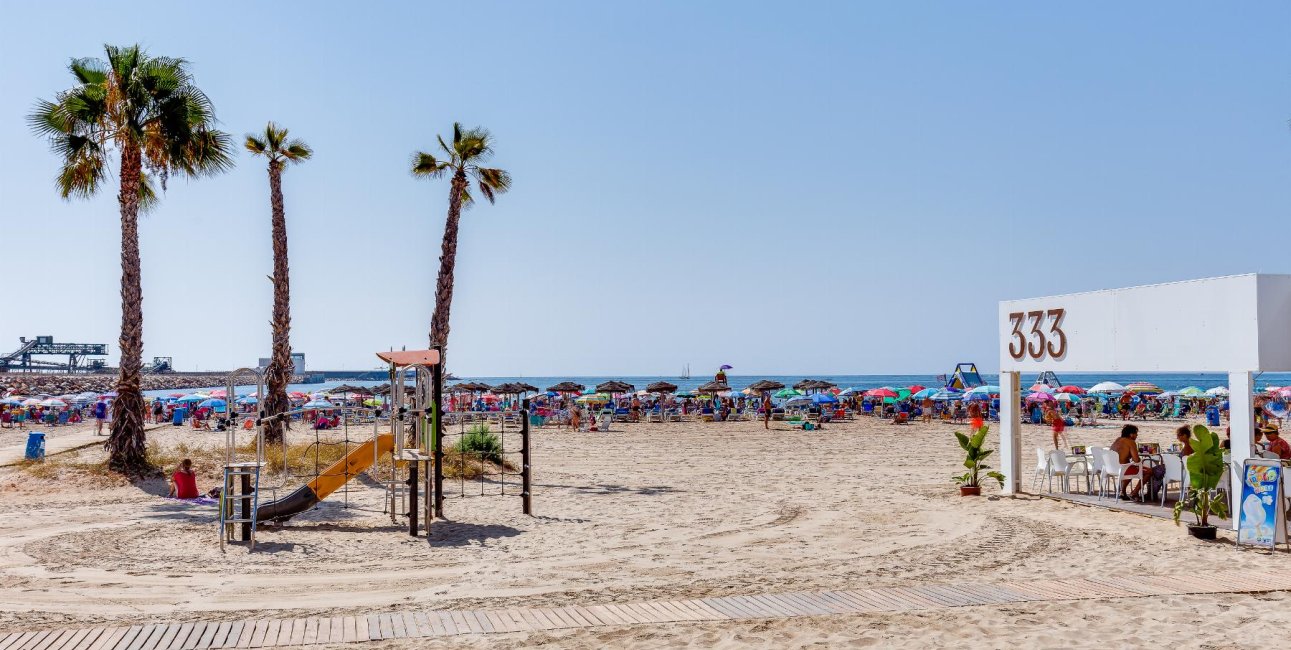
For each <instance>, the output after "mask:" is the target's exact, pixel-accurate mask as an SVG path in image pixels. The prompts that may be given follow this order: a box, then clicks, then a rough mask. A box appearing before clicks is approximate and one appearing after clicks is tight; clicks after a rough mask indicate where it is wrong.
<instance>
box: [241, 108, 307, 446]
mask: <svg viewBox="0 0 1291 650" xmlns="http://www.w3.org/2000/svg"><path fill="white" fill-rule="evenodd" d="M246 147H247V151H250V152H251V153H252V154H253V155H256V156H264V157H265V158H267V159H268V160H269V206H270V208H271V209H272V210H273V323H272V327H273V353H272V354H271V355H270V356H271V357H272V358H271V359H270V360H269V367H268V368H266V369H265V391H266V392H267V393H268V394H267V395H265V396H264V399H265V401H264V409H265V414H266V415H278V414H279V413H285V412H286V411H287V408H288V402H287V382H288V381H289V380H290V379H291V367H292V365H291V280H290V278H288V276H287V216H286V214H285V213H284V211H283V207H282V170H283V169H285V168H286V166H287V163H293V164H294V163H299V162H301V161H304V160H306V159H308V158H309V157H310V156H312V155H313V154H314V152H313V150H311V149H310V148H309V145H307V144H305V143H304V142H303V141H301V140H295V139H293V140H288V139H287V129H284V128H282V127H279V126H278V125H276V124H274V123H273V122H270V123H269V124H268V125H267V126H265V128H264V137H263V138H260V137H256V136H254V135H250V134H248V135H247V142H246ZM284 426H285V423H284V422H282V421H280V420H270V421H269V427H268V428H267V429H266V430H265V439H266V440H269V441H270V442H278V441H281V440H282V438H283V427H284Z"/></svg>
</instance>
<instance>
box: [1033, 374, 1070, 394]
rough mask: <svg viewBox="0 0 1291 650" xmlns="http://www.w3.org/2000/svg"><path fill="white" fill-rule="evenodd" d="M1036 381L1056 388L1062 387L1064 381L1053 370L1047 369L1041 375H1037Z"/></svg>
mask: <svg viewBox="0 0 1291 650" xmlns="http://www.w3.org/2000/svg"><path fill="white" fill-rule="evenodd" d="M1035 383H1036V384H1044V385H1045V386H1048V387H1049V388H1053V389H1055V390H1057V389H1059V388H1062V386H1063V384H1062V381H1061V380H1059V379H1058V375H1057V374H1056V373H1054V371H1052V370H1046V371H1044V372H1042V373H1040V374H1039V375H1036V378H1035ZM1033 385H1034V384H1033Z"/></svg>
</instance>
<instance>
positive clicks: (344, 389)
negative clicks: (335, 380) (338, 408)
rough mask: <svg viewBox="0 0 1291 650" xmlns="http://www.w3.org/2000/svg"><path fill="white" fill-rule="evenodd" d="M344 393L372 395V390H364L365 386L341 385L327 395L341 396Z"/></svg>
mask: <svg viewBox="0 0 1291 650" xmlns="http://www.w3.org/2000/svg"><path fill="white" fill-rule="evenodd" d="M344 393H355V394H358V395H371V394H372V389H371V388H364V387H363V386H351V385H349V384H341V385H340V386H337V387H336V388H333V389H331V390H328V391H327V394H329V395H341V394H344Z"/></svg>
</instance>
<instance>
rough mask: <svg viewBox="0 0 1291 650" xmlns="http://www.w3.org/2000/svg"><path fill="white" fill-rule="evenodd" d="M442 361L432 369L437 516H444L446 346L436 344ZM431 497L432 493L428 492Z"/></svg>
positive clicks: (432, 439)
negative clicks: (441, 415)
mask: <svg viewBox="0 0 1291 650" xmlns="http://www.w3.org/2000/svg"><path fill="white" fill-rule="evenodd" d="M435 350H436V351H438V352H439V358H440V362H439V363H437V364H435V366H434V367H432V368H431V369H430V377H431V406H432V407H433V408H434V409H435V413H434V421H433V423H432V424H431V427H430V431H431V434H430V435H431V446H432V448H433V449H434V451H433V452H432V453H433V454H434V457H435V516H436V517H439V518H440V519H443V518H444V419H443V418H442V417H440V412H441V409H442V404H443V403H444V362H443V358H444V348H443V346H436V347H435ZM426 498H427V499H429V498H430V495H429V494H427V495H426Z"/></svg>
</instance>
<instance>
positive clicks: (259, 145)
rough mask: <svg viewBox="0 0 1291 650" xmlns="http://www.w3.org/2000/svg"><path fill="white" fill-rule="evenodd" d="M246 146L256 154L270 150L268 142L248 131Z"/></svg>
mask: <svg viewBox="0 0 1291 650" xmlns="http://www.w3.org/2000/svg"><path fill="white" fill-rule="evenodd" d="M246 148H247V151H250V152H251V153H252V154H254V155H257V156H263V155H264V154H265V152H266V151H268V150H269V145H268V144H266V143H265V141H264V140H261V139H260V138H257V137H255V136H254V135H251V134H250V133H248V134H247V140H246Z"/></svg>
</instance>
